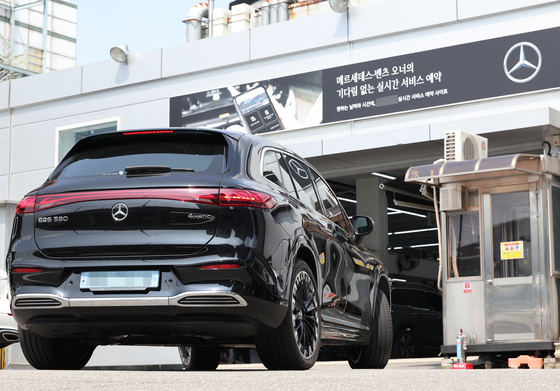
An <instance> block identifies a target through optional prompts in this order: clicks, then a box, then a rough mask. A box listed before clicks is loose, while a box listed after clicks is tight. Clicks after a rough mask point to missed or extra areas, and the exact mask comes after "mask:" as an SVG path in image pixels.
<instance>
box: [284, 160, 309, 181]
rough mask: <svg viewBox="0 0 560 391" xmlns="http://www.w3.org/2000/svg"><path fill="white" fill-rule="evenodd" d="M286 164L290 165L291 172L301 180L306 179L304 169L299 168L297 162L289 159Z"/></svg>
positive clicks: (299, 165)
mask: <svg viewBox="0 0 560 391" xmlns="http://www.w3.org/2000/svg"><path fill="white" fill-rule="evenodd" d="M288 164H289V165H290V167H291V168H292V170H293V171H294V172H295V173H296V174H298V175H299V176H300V177H301V178H303V179H307V178H308V175H307V171H305V169H304V168H303V167H302V166H301V164H299V163H298V161H297V160H294V159H290V162H289V163H288Z"/></svg>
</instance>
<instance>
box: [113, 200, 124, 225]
mask: <svg viewBox="0 0 560 391" xmlns="http://www.w3.org/2000/svg"><path fill="white" fill-rule="evenodd" d="M111 214H112V215H113V219H114V220H115V221H123V220H124V219H126V216H128V206H126V204H125V203H122V202H119V203H117V204H115V205H113V209H111Z"/></svg>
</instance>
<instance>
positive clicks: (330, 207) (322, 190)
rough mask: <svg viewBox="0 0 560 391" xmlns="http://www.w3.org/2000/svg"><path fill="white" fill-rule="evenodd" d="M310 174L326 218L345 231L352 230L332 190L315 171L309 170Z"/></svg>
mask: <svg viewBox="0 0 560 391" xmlns="http://www.w3.org/2000/svg"><path fill="white" fill-rule="evenodd" d="M311 175H313V181H314V182H315V184H316V185H317V190H318V191H319V198H320V199H321V203H322V204H323V206H324V207H325V213H326V215H327V218H328V219H329V220H331V221H332V222H333V223H335V224H338V226H340V227H341V228H342V229H343V230H345V231H346V232H353V231H352V230H351V229H350V226H349V224H348V221H347V220H346V216H345V214H344V210H343V209H342V206H341V205H340V204H339V202H338V199H337V198H336V196H335V194H334V192H333V191H332V190H331V188H330V187H329V186H328V185H327V184H326V183H325V181H324V180H323V179H321V177H319V175H318V174H317V173H315V172H314V171H311Z"/></svg>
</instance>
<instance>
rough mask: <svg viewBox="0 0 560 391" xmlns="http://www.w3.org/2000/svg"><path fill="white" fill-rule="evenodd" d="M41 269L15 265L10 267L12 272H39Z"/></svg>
mask: <svg viewBox="0 0 560 391" xmlns="http://www.w3.org/2000/svg"><path fill="white" fill-rule="evenodd" d="M42 271H43V269H33V268H29V267H16V268H15V269H12V273H41V272H42Z"/></svg>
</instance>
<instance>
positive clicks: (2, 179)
mask: <svg viewBox="0 0 560 391" xmlns="http://www.w3.org/2000/svg"><path fill="white" fill-rule="evenodd" d="M6 167H7V166H6ZM7 199H8V175H0V203H1V202H2V201H5V200H7ZM2 208H3V207H0V210H1V209H2ZM0 213H1V212H0Z"/></svg>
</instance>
